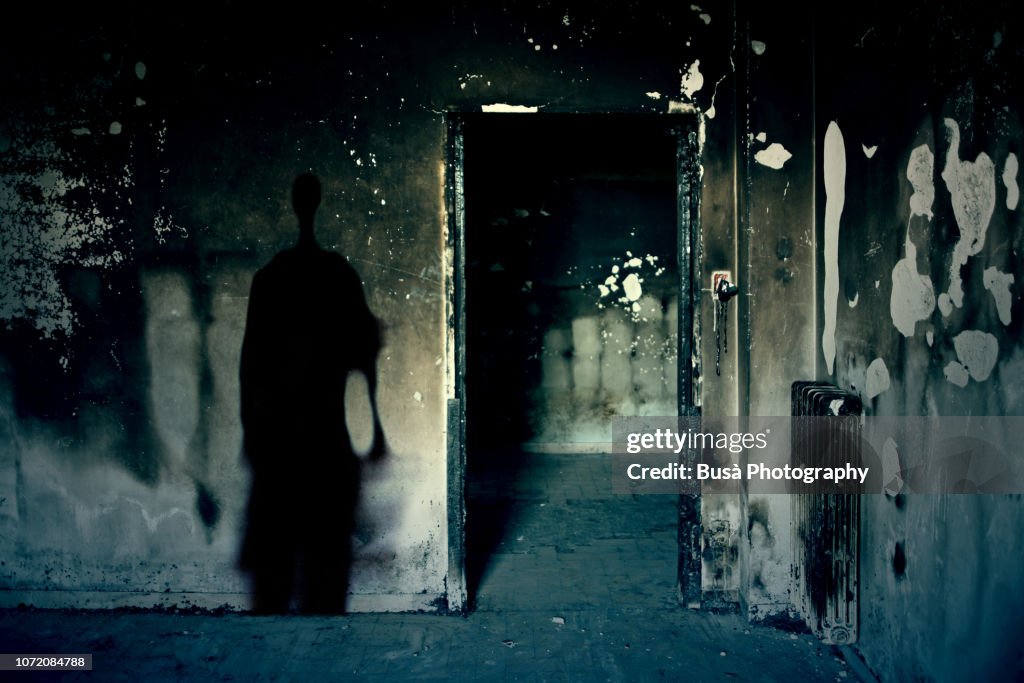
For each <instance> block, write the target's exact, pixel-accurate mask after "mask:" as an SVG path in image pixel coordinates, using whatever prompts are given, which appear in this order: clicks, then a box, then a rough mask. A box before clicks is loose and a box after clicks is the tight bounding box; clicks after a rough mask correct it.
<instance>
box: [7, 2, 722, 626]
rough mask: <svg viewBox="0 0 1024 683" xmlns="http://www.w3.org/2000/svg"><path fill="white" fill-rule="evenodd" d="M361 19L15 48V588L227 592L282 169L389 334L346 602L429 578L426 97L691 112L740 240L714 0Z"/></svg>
mask: <svg viewBox="0 0 1024 683" xmlns="http://www.w3.org/2000/svg"><path fill="white" fill-rule="evenodd" d="M362 11H363V14H362V15H361V16H355V15H349V16H344V17H334V16H330V15H326V16H316V15H310V16H304V15H298V14H296V15H287V14H281V13H278V14H275V15H274V16H273V17H264V16H262V15H260V14H259V13H254V14H252V15H245V14H240V13H234V14H229V13H228V12H227V11H226V9H225V8H217V7H213V8H210V11H209V12H206V13H204V15H203V16H202V18H201V19H200V18H198V17H184V16H176V15H175V14H174V11H173V10H168V12H167V13H166V14H165V15H164V16H163V17H162V18H161V20H160V21H159V22H158V25H156V24H153V23H151V22H149V21H148V20H144V19H143V18H142V17H141V16H139V15H137V14H136V13H134V12H126V13H123V14H114V15H113V16H111V17H110V18H107V19H102V18H100V17H99V15H97V16H90V17H87V18H82V17H72V16H70V15H64V14H61V13H60V12H54V13H52V15H51V16H48V17H46V18H45V21H44V20H42V19H39V20H34V21H26V22H24V23H23V24H20V25H19V26H18V30H16V31H14V32H13V35H11V36H10V39H9V40H8V41H6V42H5V45H4V46H3V50H4V51H3V53H2V55H3V57H2V59H3V65H4V68H3V69H2V73H3V76H2V79H3V93H4V97H3V98H2V101H0V206H2V226H0V320H2V324H3V331H2V336H0V377H2V381H0V433H2V435H3V438H2V440H0V458H2V462H0V528H2V534H0V557H3V558H4V562H3V564H2V565H0V587H2V588H3V589H4V590H3V594H4V596H5V597H4V599H5V600H6V601H7V602H13V603H17V602H20V601H25V602H33V603H35V604H59V605H94V606H107V605H112V604H119V602H123V601H128V602H132V603H133V604H143V603H144V604H153V603H166V604H190V601H192V603H199V604H205V605H220V604H228V605H231V606H244V605H245V604H246V602H247V598H246V595H245V585H244V583H243V581H242V577H241V575H240V574H238V573H237V571H236V568H235V559H236V555H237V549H238V543H239V534H240V530H241V525H242V522H243V519H244V506H245V497H246V491H247V488H248V473H247V470H246V468H245V467H244V465H243V463H242V460H241V459H240V454H239V448H240V427H239V421H238V405H237V396H238V386H237V367H238V353H239V347H240V343H241V336H242V332H243V328H244V315H245V310H246V303H247V294H248V287H249V283H250V280H251V277H252V274H253V273H254V272H255V270H256V269H257V268H258V267H260V266H261V265H263V264H264V263H266V262H267V261H268V260H269V259H270V258H271V256H272V255H273V254H274V253H276V252H277V251H279V250H280V249H282V248H284V247H286V246H288V245H290V244H291V243H292V242H293V241H294V238H295V232H294V217H293V215H292V214H291V209H290V206H289V197H288V191H289V188H290V184H291V182H292V180H293V179H294V177H295V176H296V175H297V174H298V173H300V172H302V171H305V170H313V171H314V172H316V173H317V174H318V175H319V177H320V178H321V180H322V182H323V184H324V200H323V203H322V205H321V209H320V212H319V215H318V225H319V228H318V235H319V238H320V241H321V243H322V244H323V245H324V246H326V247H328V248H332V249H337V250H338V251H340V252H341V253H343V254H344V255H346V257H347V258H348V259H349V261H350V263H351V264H352V265H353V266H354V267H355V268H356V269H357V271H358V272H359V274H360V275H361V277H362V280H363V283H364V287H365V289H366V292H367V297H368V302H369V305H370V308H371V310H372V311H373V312H374V313H375V315H377V316H378V317H379V318H380V319H381V321H382V324H383V327H384V341H385V346H384V349H383V353H382V356H381V364H380V387H381V388H380V403H381V409H382V414H383V422H384V428H385V430H386V432H387V436H388V439H389V443H390V446H391V448H392V451H393V453H392V455H391V457H390V458H388V459H387V460H386V461H385V462H384V463H383V464H381V465H380V466H377V467H375V468H369V467H368V468H367V470H366V471H365V472H364V480H365V481H364V486H363V497H362V510H361V515H360V521H359V523H358V526H357V530H356V534H355V536H356V538H355V541H356V547H357V558H356V566H355V568H354V574H353V583H352V586H351V589H352V591H353V593H355V598H354V599H353V602H352V607H353V608H355V609H415V608H431V607H432V606H433V605H435V604H436V602H435V600H436V599H437V598H439V597H443V596H444V594H445V590H446V589H445V585H446V584H445V578H446V577H445V574H446V572H447V568H448V563H447V547H448V539H447V538H446V529H447V523H446V481H445V476H446V474H445V472H446V434H445V425H446V415H445V410H446V399H447V398H449V397H448V396H447V392H448V390H447V387H450V386H451V383H450V382H449V376H448V372H449V368H450V367H452V366H451V360H452V350H451V349H450V348H447V347H446V344H445V340H446V338H447V331H446V299H445V292H446V289H445V278H446V275H447V273H448V262H447V261H446V258H447V256H446V251H445V244H446V237H447V235H446V230H447V225H446V220H447V218H446V216H445V213H444V180H445V178H444V172H445V169H444V162H445V158H446V148H445V112H446V111H449V110H456V111H479V110H480V109H481V107H482V106H484V105H494V104H505V105H529V106H536V107H538V108H541V109H543V110H545V111H560V112H573V111H588V112H611V111H616V112H625V111H637V112H668V111H669V110H670V109H674V110H693V111H696V112H700V113H703V117H704V130H705V136H706V138H705V150H706V153H705V157H704V159H702V163H703V165H704V179H705V190H704V195H705V199H704V206H705V208H706V210H705V216H707V223H706V225H707V228H706V229H707V230H711V231H715V232H716V233H717V232H718V231H723V230H724V231H725V233H726V234H727V235H728V234H731V232H732V229H733V228H732V226H733V224H734V211H733V206H732V205H733V202H732V200H731V199H730V197H732V196H733V184H732V183H733V180H732V179H733V178H734V167H733V156H734V155H733V148H734V147H733V145H734V143H733V139H734V125H735V120H734V118H733V117H732V112H733V111H734V109H735V107H734V106H733V104H732V98H733V94H732V92H731V89H730V83H731V82H732V81H731V79H732V78H733V77H734V67H733V63H732V60H731V56H732V51H733V49H734V47H735V46H734V26H735V22H734V19H733V16H732V7H731V4H729V3H726V4H722V5H712V6H705V7H703V8H698V7H696V6H692V7H691V6H690V5H685V4H684V5H679V6H674V7H672V8H664V9H662V8H658V7H656V6H648V7H644V6H620V5H617V4H608V5H607V6H604V5H601V6H595V5H593V4H592V3H580V4H579V6H576V4H572V6H571V7H568V9H567V8H565V7H562V6H559V7H558V8H555V7H553V6H542V7H539V8H522V7H516V8H514V9H513V8H495V7H491V5H490V4H489V3H480V7H479V8H477V7H473V6H471V5H467V4H453V5H450V6H449V5H444V4H438V5H434V4H428V5H423V6H419V7H418V8H417V9H415V10H409V9H403V10H402V11H398V10H394V11H391V10H386V9H379V10H376V9H370V8H368V7H364V8H362ZM719 239H722V237H721V236H720V237H719ZM595 284H596V283H595ZM336 314H338V315H344V311H338V312H336ZM704 353H705V362H706V354H707V346H706V345H705V348H704ZM705 393H706V395H708V394H710V393H711V392H710V391H708V390H706V391H705ZM354 422H356V423H358V420H354ZM356 431H357V432H358V429H357V430H356ZM737 526H738V525H737Z"/></svg>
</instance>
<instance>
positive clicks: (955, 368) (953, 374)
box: [942, 360, 970, 388]
mask: <svg viewBox="0 0 1024 683" xmlns="http://www.w3.org/2000/svg"><path fill="white" fill-rule="evenodd" d="M942 374H943V375H945V376H946V379H947V380H948V381H949V382H951V383H952V384H955V385H957V386H958V387H961V388H963V387H966V386H967V382H968V381H969V380H970V375H968V374H967V368H965V367H964V366H962V365H960V363H957V362H956V361H955V360H951V361H949V363H947V364H946V367H945V368H943V370H942Z"/></svg>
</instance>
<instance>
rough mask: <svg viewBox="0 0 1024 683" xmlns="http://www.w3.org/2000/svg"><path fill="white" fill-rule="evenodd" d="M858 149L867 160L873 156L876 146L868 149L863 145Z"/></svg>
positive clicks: (876, 149)
mask: <svg viewBox="0 0 1024 683" xmlns="http://www.w3.org/2000/svg"><path fill="white" fill-rule="evenodd" d="M860 148H861V149H862V150H864V156H866V157H867V158H868V159H870V158H872V157H873V156H875V152H877V151H878V145H871V146H870V147H868V146H867V145H865V144H861V146H860Z"/></svg>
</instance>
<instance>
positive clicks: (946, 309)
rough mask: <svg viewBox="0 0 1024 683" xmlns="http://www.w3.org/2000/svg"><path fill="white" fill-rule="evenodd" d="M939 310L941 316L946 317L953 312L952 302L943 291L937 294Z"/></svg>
mask: <svg viewBox="0 0 1024 683" xmlns="http://www.w3.org/2000/svg"><path fill="white" fill-rule="evenodd" d="M939 311H941V312H942V317H943V318H948V317H949V314H950V313H952V312H953V302H952V300H950V298H949V294H946V293H945V292H943V293H942V294H939Z"/></svg>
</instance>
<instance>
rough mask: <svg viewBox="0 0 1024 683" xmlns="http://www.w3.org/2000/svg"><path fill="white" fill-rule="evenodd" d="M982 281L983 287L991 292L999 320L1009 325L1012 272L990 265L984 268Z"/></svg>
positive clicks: (1011, 300) (1011, 301)
mask: <svg viewBox="0 0 1024 683" xmlns="http://www.w3.org/2000/svg"><path fill="white" fill-rule="evenodd" d="M982 281H983V282H984V283H985V289H987V290H988V291H990V292H992V298H993V299H995V301H996V310H997V311H999V322H1001V323H1003V324H1004V325H1009V324H1010V315H1011V314H1010V306H1011V304H1012V303H1013V297H1012V296H1011V295H1010V285H1012V284H1013V273H1004V272H1002V271H1000V270H999V269H998V268H996V267H995V266H992V267H990V268H986V269H985V273H984V275H983V280H982Z"/></svg>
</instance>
